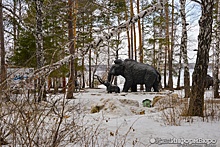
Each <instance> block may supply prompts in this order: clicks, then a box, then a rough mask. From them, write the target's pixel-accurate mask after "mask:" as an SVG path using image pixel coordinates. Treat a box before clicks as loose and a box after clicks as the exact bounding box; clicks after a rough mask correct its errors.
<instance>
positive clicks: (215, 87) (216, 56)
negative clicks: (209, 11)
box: [213, 0, 220, 98]
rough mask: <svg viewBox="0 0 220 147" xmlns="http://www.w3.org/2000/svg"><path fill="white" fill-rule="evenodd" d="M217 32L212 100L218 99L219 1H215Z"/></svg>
mask: <svg viewBox="0 0 220 147" xmlns="http://www.w3.org/2000/svg"><path fill="white" fill-rule="evenodd" d="M216 7H217V31H216V38H217V41H216V47H215V54H214V56H215V64H214V74H213V78H214V88H213V89H214V98H219V97H220V96H219V92H218V89H219V85H218V84H219V82H218V80H219V78H218V74H219V67H218V66H219V52H220V49H219V47H220V0H218V1H217V5H216Z"/></svg>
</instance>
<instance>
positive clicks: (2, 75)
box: [0, 0, 9, 101]
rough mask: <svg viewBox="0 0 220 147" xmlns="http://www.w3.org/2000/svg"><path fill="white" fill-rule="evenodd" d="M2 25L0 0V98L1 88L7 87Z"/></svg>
mask: <svg viewBox="0 0 220 147" xmlns="http://www.w3.org/2000/svg"><path fill="white" fill-rule="evenodd" d="M4 42H5V41H4V26H3V10H2V0H0V44H1V46H0V47H1V49H0V54H1V63H0V67H1V69H0V100H1V99H2V97H1V96H3V90H6V89H7V83H6V81H5V80H6V78H7V69H6V64H5V43H4ZM4 99H5V100H7V101H8V100H9V98H8V97H7V96H6V98H4Z"/></svg>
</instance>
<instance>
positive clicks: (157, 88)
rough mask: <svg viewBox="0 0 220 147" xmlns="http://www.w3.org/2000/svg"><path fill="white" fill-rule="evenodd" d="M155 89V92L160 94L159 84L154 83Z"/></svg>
mask: <svg viewBox="0 0 220 147" xmlns="http://www.w3.org/2000/svg"><path fill="white" fill-rule="evenodd" d="M153 88H154V92H159V84H158V83H154V85H153Z"/></svg>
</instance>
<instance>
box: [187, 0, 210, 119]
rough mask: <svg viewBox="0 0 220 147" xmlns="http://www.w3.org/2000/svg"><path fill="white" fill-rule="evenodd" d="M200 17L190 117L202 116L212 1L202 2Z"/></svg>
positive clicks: (205, 0) (204, 0) (189, 110)
mask: <svg viewBox="0 0 220 147" xmlns="http://www.w3.org/2000/svg"><path fill="white" fill-rule="evenodd" d="M200 5H201V8H202V15H201V17H200V20H199V27H200V28H199V29H200V30H199V36H198V52H197V58H196V64H195V68H194V72H193V76H192V91H191V97H190V103H189V109H188V115H190V116H203V110H204V79H205V77H206V75H207V68H208V63H209V50H210V44H211V39H212V38H211V37H212V21H213V19H212V13H213V5H214V0H202V1H201V3H200Z"/></svg>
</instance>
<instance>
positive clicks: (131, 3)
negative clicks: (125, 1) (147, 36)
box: [130, 0, 134, 59]
mask: <svg viewBox="0 0 220 147" xmlns="http://www.w3.org/2000/svg"><path fill="white" fill-rule="evenodd" d="M130 15H131V17H133V16H134V8H133V0H130ZM130 32H131V42H130V43H131V46H130V47H131V50H130V54H131V56H130V59H134V38H133V37H134V34H133V33H134V25H133V24H132V25H131V30H130Z"/></svg>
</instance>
